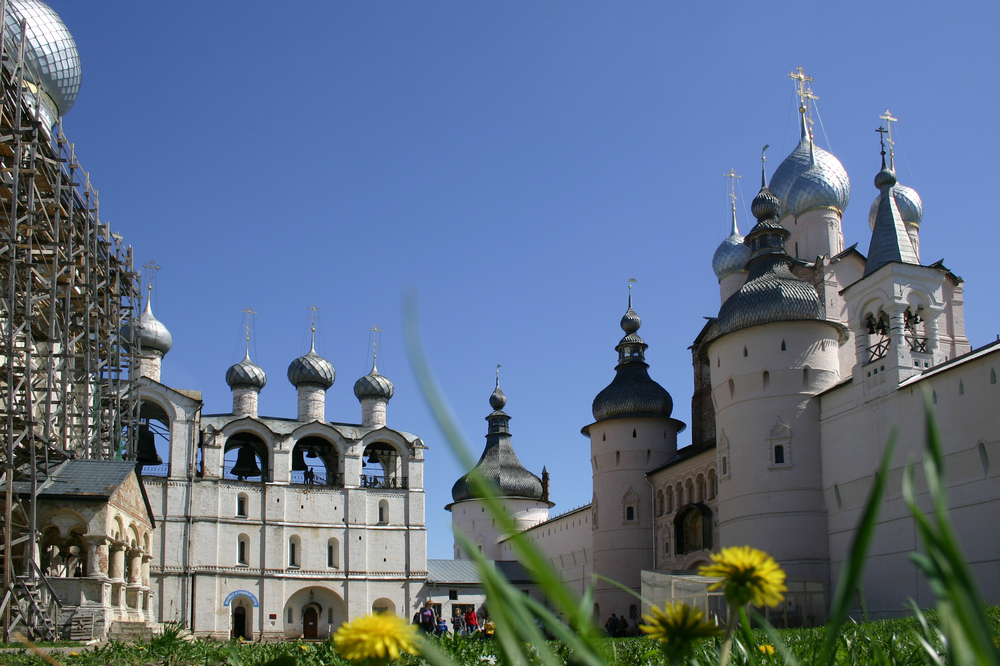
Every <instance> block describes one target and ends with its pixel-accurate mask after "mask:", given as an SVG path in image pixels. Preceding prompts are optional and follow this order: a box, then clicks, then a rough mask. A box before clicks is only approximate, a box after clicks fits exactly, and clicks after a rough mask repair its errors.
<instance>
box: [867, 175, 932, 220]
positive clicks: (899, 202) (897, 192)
mask: <svg viewBox="0 0 1000 666" xmlns="http://www.w3.org/2000/svg"><path fill="white" fill-rule="evenodd" d="M892 198H893V199H895V201H896V210H898V211H899V216H900V217H901V218H902V219H903V224H906V225H907V226H911V227H917V228H919V227H920V222H921V221H922V220H923V218H924V202H923V201H921V199H920V195H919V194H917V191H916V190H915V189H913V188H912V187H907V186H906V185H900V184H899V183H896V184H895V185H893V186H892ZM880 201H882V193H881V192H879V193H878V196H876V197H875V201H873V202H872V207H871V208H870V209H869V210H868V226H869V227H870V228H871V229H872V230H874V229H875V217H876V215H878V205H879V202H880Z"/></svg>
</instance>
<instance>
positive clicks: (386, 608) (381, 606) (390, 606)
mask: <svg viewBox="0 0 1000 666" xmlns="http://www.w3.org/2000/svg"><path fill="white" fill-rule="evenodd" d="M395 612H396V604H394V603H393V602H392V599H386V598H385V597H382V598H381V599H376V600H375V602H374V603H372V613H373V614H375V615H382V614H383V613H393V614H395Z"/></svg>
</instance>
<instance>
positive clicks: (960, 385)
mask: <svg viewBox="0 0 1000 666" xmlns="http://www.w3.org/2000/svg"><path fill="white" fill-rule="evenodd" d="M958 394H959V395H965V382H963V381H962V380H961V379H959V380H958Z"/></svg>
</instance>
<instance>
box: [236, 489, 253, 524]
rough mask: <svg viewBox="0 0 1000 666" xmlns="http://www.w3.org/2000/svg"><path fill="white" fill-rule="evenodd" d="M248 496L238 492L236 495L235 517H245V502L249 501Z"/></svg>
mask: <svg viewBox="0 0 1000 666" xmlns="http://www.w3.org/2000/svg"><path fill="white" fill-rule="evenodd" d="M249 499H250V498H249V497H247V494H246V493H240V494H239V495H237V496H236V517H237V518H246V517H247V515H248V514H247V503H248V502H249Z"/></svg>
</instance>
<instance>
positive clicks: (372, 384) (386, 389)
mask: <svg viewBox="0 0 1000 666" xmlns="http://www.w3.org/2000/svg"><path fill="white" fill-rule="evenodd" d="M394 392H395V388H394V387H393V385H392V382H390V381H389V379H388V378H387V377H384V376H382V375H381V374H379V371H378V368H376V367H375V364H374V363H373V364H372V370H371V372H369V373H368V374H367V375H365V376H364V377H362V378H361V379H359V380H358V381H356V382H354V396H355V397H356V398H357V399H358V400H361V399H362V398H381V399H383V400H392V395H393V393H394Z"/></svg>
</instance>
